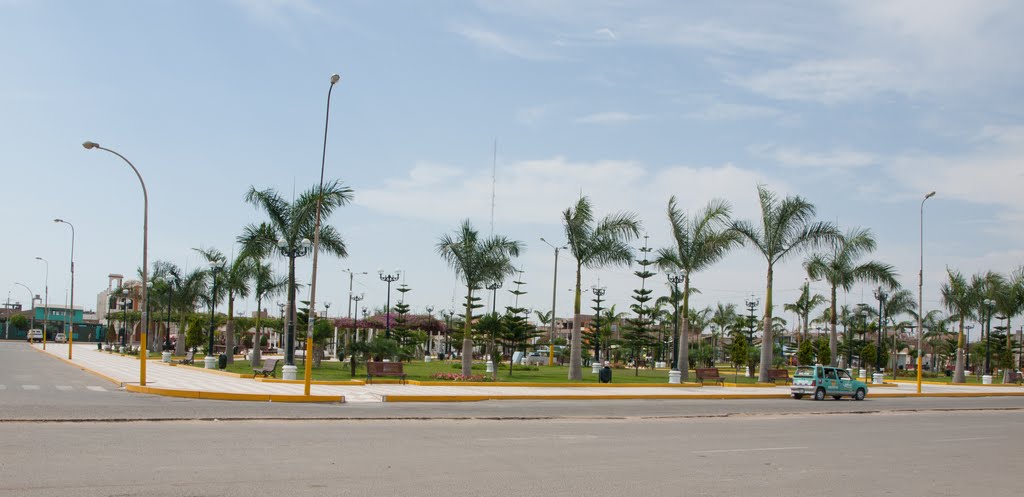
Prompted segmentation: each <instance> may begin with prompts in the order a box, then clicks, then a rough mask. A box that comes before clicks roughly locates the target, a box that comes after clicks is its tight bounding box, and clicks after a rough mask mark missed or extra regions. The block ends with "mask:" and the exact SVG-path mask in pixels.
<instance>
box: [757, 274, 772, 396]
mask: <svg viewBox="0 0 1024 497" xmlns="http://www.w3.org/2000/svg"><path fill="white" fill-rule="evenodd" d="M772 273H773V270H772V266H771V264H769V265H768V278H767V280H768V281H767V286H766V288H765V297H764V301H765V302H764V330H763V333H762V335H761V365H760V367H759V368H758V373H757V381H758V382H759V383H768V368H769V367H771V365H772V354H773V353H774V352H775V350H774V348H775V341H774V338H773V337H772Z"/></svg>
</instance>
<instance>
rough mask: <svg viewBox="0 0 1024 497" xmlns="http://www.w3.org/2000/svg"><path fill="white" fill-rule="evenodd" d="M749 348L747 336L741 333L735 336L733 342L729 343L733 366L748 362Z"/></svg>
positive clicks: (730, 359)
mask: <svg viewBox="0 0 1024 497" xmlns="http://www.w3.org/2000/svg"><path fill="white" fill-rule="evenodd" d="M748 349H750V347H749V345H748V344H747V338H746V337H745V336H743V335H742V334H740V333H737V334H736V335H735V336H733V339H732V343H731V344H729V348H728V349H727V350H728V353H729V361H730V362H731V363H732V365H733V367H739V366H740V365H742V364H744V363H746V362H747V355H748Z"/></svg>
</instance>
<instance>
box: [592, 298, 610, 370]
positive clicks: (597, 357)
mask: <svg viewBox="0 0 1024 497" xmlns="http://www.w3.org/2000/svg"><path fill="white" fill-rule="evenodd" d="M590 290H591V291H592V292H594V296H595V297H596V298H595V299H594V302H596V303H597V307H595V308H594V362H595V363H598V364H600V362H601V309H602V307H601V297H603V296H604V292H605V291H606V290H607V288H605V287H603V286H600V287H599V286H593V287H591V288H590Z"/></svg>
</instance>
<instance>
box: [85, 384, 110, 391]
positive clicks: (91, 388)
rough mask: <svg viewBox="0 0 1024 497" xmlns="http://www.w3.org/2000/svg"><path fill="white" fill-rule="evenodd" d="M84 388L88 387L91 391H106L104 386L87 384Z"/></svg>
mask: <svg viewBox="0 0 1024 497" xmlns="http://www.w3.org/2000/svg"><path fill="white" fill-rule="evenodd" d="M85 388H88V389H89V390H92V391H93V392H106V391H107V389H106V388H103V387H98V386H96V385H89V386H87V387H85Z"/></svg>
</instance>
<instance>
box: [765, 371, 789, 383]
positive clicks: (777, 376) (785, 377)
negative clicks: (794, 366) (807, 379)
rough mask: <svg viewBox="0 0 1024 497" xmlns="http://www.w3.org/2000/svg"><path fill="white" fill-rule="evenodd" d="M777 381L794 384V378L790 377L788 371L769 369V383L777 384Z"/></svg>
mask: <svg viewBox="0 0 1024 497" xmlns="http://www.w3.org/2000/svg"><path fill="white" fill-rule="evenodd" d="M776 380H782V381H783V382H784V383H786V384H789V383H792V382H793V378H790V377H789V370H788V369H769V370H768V381H769V382H771V383H775V381H776Z"/></svg>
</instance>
